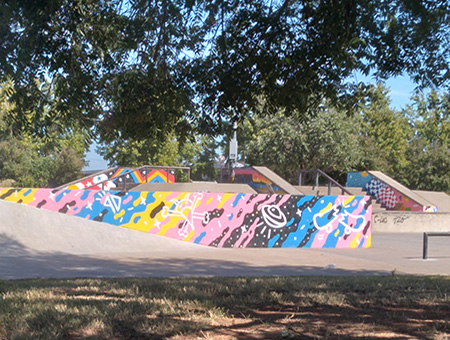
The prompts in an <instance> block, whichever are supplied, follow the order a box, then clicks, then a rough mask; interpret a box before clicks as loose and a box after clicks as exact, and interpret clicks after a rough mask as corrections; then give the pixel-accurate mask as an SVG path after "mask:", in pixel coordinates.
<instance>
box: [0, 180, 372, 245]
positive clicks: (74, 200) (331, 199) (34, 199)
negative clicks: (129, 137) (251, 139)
mask: <svg viewBox="0 0 450 340" xmlns="http://www.w3.org/2000/svg"><path fill="white" fill-rule="evenodd" d="M0 199H3V200H6V201H10V202H17V203H21V204H26V205H29V206H32V207H36V208H40V209H46V210H51V211H56V212H59V213H63V214H67V215H73V216H77V217H81V218H87V219H90V220H93V221H98V222H104V223H110V224H113V225H117V226H122V227H126V228H131V229H136V230H140V231H143V232H148V233H152V234H157V235H162V236H166V237H171V238H174V239H179V240H183V241H187V242H193V243H198V244H202V245H207V246H213V247H234V248H241V247H262V248H277V247H293V248H295V247H301V248H368V247H370V244H371V231H372V229H371V217H372V205H371V201H370V198H369V197H368V196H356V197H355V196H324V197H319V196H293V195H266V194H217V193H187V192H183V193H182V192H136V191H123V192H110V191H99V190H60V191H55V190H51V189H12V188H4V189H0Z"/></svg>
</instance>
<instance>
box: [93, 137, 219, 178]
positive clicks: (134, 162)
mask: <svg viewBox="0 0 450 340" xmlns="http://www.w3.org/2000/svg"><path fill="white" fill-rule="evenodd" d="M216 149H217V143H216V141H215V140H214V139H213V138H210V137H208V136H195V135H194V136H191V138H190V139H188V140H185V141H182V142H180V141H178V140H177V138H176V136H175V134H174V133H172V134H170V135H168V136H167V137H166V138H165V139H164V140H162V141H161V140H155V139H144V140H139V139H132V138H130V139H127V140H119V139H118V140H114V141H111V142H110V143H107V142H106V141H105V142H103V143H102V144H100V146H99V148H98V151H99V153H100V154H101V155H102V156H103V158H104V159H105V160H107V161H108V163H109V165H110V166H119V165H120V166H129V167H138V166H142V165H145V164H148V165H160V166H187V167H190V168H191V179H193V180H216V178H217V171H216V169H215V168H214V163H215V160H216Z"/></svg>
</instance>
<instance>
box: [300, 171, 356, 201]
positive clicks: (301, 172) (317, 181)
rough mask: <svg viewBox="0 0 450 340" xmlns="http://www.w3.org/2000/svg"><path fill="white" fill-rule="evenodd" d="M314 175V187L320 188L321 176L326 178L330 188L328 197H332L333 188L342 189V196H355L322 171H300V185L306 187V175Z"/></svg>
mask: <svg viewBox="0 0 450 340" xmlns="http://www.w3.org/2000/svg"><path fill="white" fill-rule="evenodd" d="M309 173H312V174H314V176H315V185H314V187H318V186H319V178H320V176H322V177H323V178H325V180H326V181H327V186H328V195H331V188H332V187H333V186H335V187H338V188H339V189H341V193H342V195H344V194H347V195H350V196H352V195H353V194H352V193H351V192H350V191H348V190H347V189H346V188H344V187H343V186H342V185H340V184H339V183H338V182H336V181H335V180H334V179H333V178H331V177H330V176H328V175H327V174H326V173H325V172H323V171H322V170H320V169H300V173H299V175H298V185H300V186H302V185H304V179H305V177H306V176H304V175H306V174H309Z"/></svg>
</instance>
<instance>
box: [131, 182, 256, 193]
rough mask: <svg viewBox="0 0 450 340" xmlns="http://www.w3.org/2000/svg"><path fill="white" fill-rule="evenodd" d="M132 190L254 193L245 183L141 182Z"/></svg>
mask: <svg viewBox="0 0 450 340" xmlns="http://www.w3.org/2000/svg"><path fill="white" fill-rule="evenodd" d="M133 191H151V192H155V191H171V192H218V193H244V194H256V193H257V192H256V191H255V190H253V189H252V188H251V187H250V186H249V185H247V184H231V183H230V184H227V183H207V182H200V183H143V184H140V185H137V186H135V187H134V188H133Z"/></svg>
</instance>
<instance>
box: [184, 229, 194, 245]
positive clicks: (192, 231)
mask: <svg viewBox="0 0 450 340" xmlns="http://www.w3.org/2000/svg"><path fill="white" fill-rule="evenodd" d="M194 234H195V230H191V232H190V233H189V235H188V236H186V238H185V239H184V240H183V241H186V242H189V241H190V240H191V238H192V236H194Z"/></svg>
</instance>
